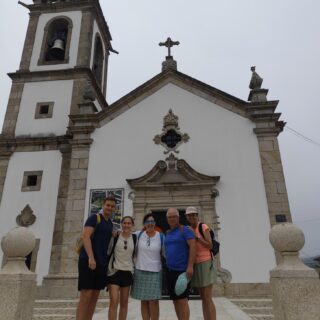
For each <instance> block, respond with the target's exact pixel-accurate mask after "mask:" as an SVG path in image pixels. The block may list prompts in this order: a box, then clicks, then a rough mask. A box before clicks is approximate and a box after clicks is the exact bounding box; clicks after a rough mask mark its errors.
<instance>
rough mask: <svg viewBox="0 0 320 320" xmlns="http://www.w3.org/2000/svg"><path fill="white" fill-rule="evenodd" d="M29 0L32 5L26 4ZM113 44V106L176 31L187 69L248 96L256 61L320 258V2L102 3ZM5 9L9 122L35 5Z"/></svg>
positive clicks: (2, 90)
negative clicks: (274, 105)
mask: <svg viewBox="0 0 320 320" xmlns="http://www.w3.org/2000/svg"><path fill="white" fill-rule="evenodd" d="M25 2H26V3H31V2H32V1H30V0H26V1H25ZM100 2H101V5H102V8H103V11H104V15H105V18H106V20H107V22H108V25H109V28H110V31H111V34H112V37H113V42H112V43H113V47H114V49H116V50H117V51H119V52H120V54H119V55H114V54H112V55H111V57H110V62H109V77H108V82H109V85H108V97H107V100H108V102H109V103H112V102H113V101H115V100H117V99H119V98H120V97H121V96H123V95H124V94H126V93H128V92H129V91H131V90H132V89H134V88H136V87H137V86H139V85H140V84H142V83H143V82H145V81H147V80H148V79H150V78H151V77H153V76H154V75H156V74H157V73H159V72H160V70H161V62H162V61H163V60H164V57H165V54H166V50H165V48H164V47H161V48H160V47H159V46H158V43H159V42H160V41H165V40H166V38H167V37H168V36H170V37H171V38H172V39H173V40H178V41H180V46H179V47H175V48H174V49H173V55H174V58H175V59H176V60H177V62H178V70H179V71H181V72H183V73H186V74H188V75H190V76H192V77H194V78H196V79H198V80H200V81H203V82H206V83H208V84H209V85H212V86H214V87H216V88H218V89H220V90H223V91H225V92H228V93H230V94H232V95H234V96H236V97H239V98H241V99H243V100H247V97H248V94H249V88H248V85H249V81H250V77H251V72H250V67H251V66H252V65H255V66H257V69H256V71H257V72H258V74H259V75H260V76H261V77H263V78H264V82H263V87H264V88H267V89H269V96H268V98H269V100H280V103H279V106H278V109H277V110H278V112H281V113H282V117H281V119H282V120H284V121H285V122H287V126H288V128H292V129H294V130H296V131H298V132H299V133H301V134H303V135H304V136H306V137H308V138H310V139H312V140H313V141H316V142H318V145H317V144H315V143H312V142H307V141H306V140H305V139H303V138H301V137H298V136H297V135H296V134H294V133H293V132H292V131H290V130H289V129H288V128H287V129H285V130H284V132H283V133H282V134H280V136H279V142H280V147H281V155H282V162H283V167H284V172H285V177H286V183H287V189H288V195H289V201H290V207H291V213H292V216H293V219H294V222H295V223H297V224H298V225H299V226H300V227H302V228H303V230H304V232H305V236H306V246H305V248H304V249H303V253H304V254H305V255H306V256H310V255H320V245H319V244H320V232H319V231H320V170H319V166H320V165H319V164H320V125H319V118H320V105H319V102H318V98H317V95H318V94H319V92H320V81H319V74H320V1H319V0H304V1H299V0H225V1H216V0H198V1H191V0H161V1H151V0H102V1H100ZM1 4H2V8H1V9H2V10H1V12H0V32H1V38H0V39H1V40H0V41H1V50H0V61H1V63H0V119H1V120H0V121H2V119H3V116H4V112H5V109H6V105H7V100H8V96H9V91H10V86H11V81H10V79H9V78H8V77H7V76H6V73H7V72H13V71H15V70H17V69H18V67H19V62H20V58H21V52H22V47H23V42H24V38H25V33H26V28H27V22H28V11H27V9H25V8H23V7H22V6H19V5H18V4H17V1H12V0H2V1H1Z"/></svg>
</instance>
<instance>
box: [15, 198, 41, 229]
mask: <svg viewBox="0 0 320 320" xmlns="http://www.w3.org/2000/svg"><path fill="white" fill-rule="evenodd" d="M36 219H37V217H36V216H35V215H34V214H33V210H32V209H31V207H30V206H29V205H28V204H27V205H26V206H25V207H24V209H23V210H22V211H21V213H20V214H19V215H18V216H17V218H16V222H17V225H18V226H20V227H29V226H31V225H33V224H34V223H35V221H36Z"/></svg>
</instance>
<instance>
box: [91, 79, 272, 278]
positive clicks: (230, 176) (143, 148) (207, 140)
mask: <svg viewBox="0 0 320 320" xmlns="http://www.w3.org/2000/svg"><path fill="white" fill-rule="evenodd" d="M170 108H172V109H173V112H174V113H175V114H176V115H178V116H179V126H180V129H181V132H182V133H184V132H187V133H188V134H189V136H190V140H189V142H188V143H186V144H183V145H182V146H180V147H179V150H180V153H179V155H178V157H179V158H182V159H185V160H186V161H187V162H188V163H189V164H190V165H191V166H192V167H193V168H194V169H195V170H197V171H199V172H201V173H203V174H207V175H212V176H216V175H217V176H220V177H221V181H220V182H219V183H218V186H217V187H218V189H219V192H220V196H219V197H218V198H217V200H216V209H217V213H218V215H219V216H220V222H221V231H220V232H219V240H220V241H221V254H220V257H221V263H222V267H223V268H226V269H228V270H229V271H230V272H231V273H232V277H233V280H232V281H233V282H234V283H243V282H268V279H269V270H270V269H272V268H273V267H274V266H275V257H274V253H273V250H272V248H271V246H270V244H269V240H268V233H269V229H270V222H269V218H268V209H267V202H266V196H265V189H264V183H263V176H262V169H261V164H260V156H259V151H258V143H257V138H256V136H255V134H254V133H253V131H252V129H253V128H254V124H253V123H251V122H250V121H249V120H248V119H246V118H243V117H241V116H239V115H237V114H234V113H232V112H230V111H228V110H226V109H223V108H221V107H219V106H217V105H215V104H213V103H211V102H208V101H207V100H204V99H202V98H200V97H198V96H195V95H193V94H191V93H189V92H187V91H185V90H183V89H181V88H178V87H176V86H175V85H173V84H169V85H166V86H165V87H163V88H162V89H160V90H159V91H157V92H155V93H154V94H153V95H152V96H150V97H148V98H146V99H145V100H143V101H142V102H140V103H138V104H137V105H135V106H134V107H132V108H131V109H129V110H128V111H126V112H125V113H123V114H122V115H120V116H119V117H117V118H116V119H114V120H113V121H112V122H110V123H108V124H107V125H105V126H104V127H102V128H100V129H97V130H96V131H95V132H94V133H93V134H92V138H93V139H94V142H93V144H92V146H91V150H90V161H89V173H88V184H87V200H86V208H88V206H89V199H88V198H89V190H90V189H96V188H125V201H124V202H125V203H124V213H125V214H130V215H131V214H132V203H131V200H129V199H128V192H129V191H130V189H129V187H128V185H127V183H126V179H128V178H129V179H132V178H137V177H140V176H142V175H143V174H145V173H146V172H148V171H149V170H150V169H151V168H152V167H153V166H154V165H155V163H156V162H157V161H158V160H160V159H165V158H166V157H167V156H166V155H164V154H163V151H164V148H163V147H162V146H159V145H155V144H154V142H153V138H154V136H155V135H156V134H160V133H161V132H162V131H161V130H162V125H163V117H164V116H165V115H166V114H167V112H168V110H169V109H170ZM85 214H86V215H87V212H86V213H85Z"/></svg>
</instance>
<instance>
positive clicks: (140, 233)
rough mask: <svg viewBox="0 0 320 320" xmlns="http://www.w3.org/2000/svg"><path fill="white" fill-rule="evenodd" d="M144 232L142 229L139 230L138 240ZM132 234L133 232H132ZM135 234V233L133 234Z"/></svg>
mask: <svg viewBox="0 0 320 320" xmlns="http://www.w3.org/2000/svg"><path fill="white" fill-rule="evenodd" d="M143 233H144V230H141V231H140V232H139V234H138V241H139V240H140V238H141V236H142V234H143ZM132 235H133V234H132ZM134 235H135V236H136V234H134Z"/></svg>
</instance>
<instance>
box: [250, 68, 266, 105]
mask: <svg viewBox="0 0 320 320" xmlns="http://www.w3.org/2000/svg"><path fill="white" fill-rule="evenodd" d="M251 71H252V76H251V80H250V84H249V88H250V89H251V91H250V94H249V97H248V101H252V102H264V101H267V94H268V90H267V89H262V88H261V86H262V82H263V79H262V78H261V77H260V76H259V75H258V74H257V72H256V67H255V66H252V67H251Z"/></svg>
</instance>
